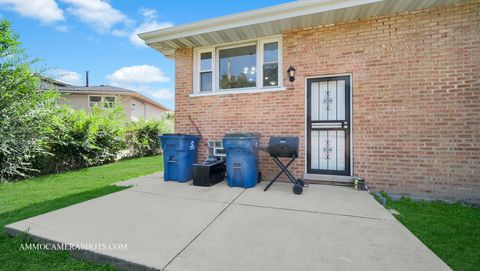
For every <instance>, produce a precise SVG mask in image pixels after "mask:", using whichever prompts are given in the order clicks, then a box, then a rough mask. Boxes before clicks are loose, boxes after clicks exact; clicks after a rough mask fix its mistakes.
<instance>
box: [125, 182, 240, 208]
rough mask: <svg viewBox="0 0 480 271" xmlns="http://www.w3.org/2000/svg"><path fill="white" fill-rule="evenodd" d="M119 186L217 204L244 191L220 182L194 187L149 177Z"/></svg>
mask: <svg viewBox="0 0 480 271" xmlns="http://www.w3.org/2000/svg"><path fill="white" fill-rule="evenodd" d="M116 185H119V186H132V188H131V189H130V190H132V191H137V192H144V193H152V194H157V195H163V196H170V197H179V198H186V199H198V200H211V201H219V202H228V203H230V202H232V201H233V200H234V199H235V198H236V197H237V196H238V195H240V193H242V192H243V191H244V189H243V188H239V187H228V185H227V184H226V182H221V183H219V184H217V185H214V186H211V187H202V186H194V185H193V184H192V182H185V183H178V182H164V181H163V177H159V176H155V175H153V176H152V175H150V176H145V177H142V178H141V179H134V180H129V181H124V182H120V183H117V184H116Z"/></svg>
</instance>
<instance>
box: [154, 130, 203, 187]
mask: <svg viewBox="0 0 480 271" xmlns="http://www.w3.org/2000/svg"><path fill="white" fill-rule="evenodd" d="M199 140H200V136H197V135H185V134H164V135H161V136H160V142H161V143H162V150H163V168H164V173H163V179H164V180H165V181H176V182H188V181H190V180H191V179H192V175H193V164H194V163H195V162H196V161H197V150H198V141H199Z"/></svg>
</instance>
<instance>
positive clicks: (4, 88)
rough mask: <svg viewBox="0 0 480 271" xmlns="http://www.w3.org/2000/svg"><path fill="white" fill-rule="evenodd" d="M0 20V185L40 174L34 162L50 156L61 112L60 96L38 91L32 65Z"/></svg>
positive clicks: (6, 25)
mask: <svg viewBox="0 0 480 271" xmlns="http://www.w3.org/2000/svg"><path fill="white" fill-rule="evenodd" d="M17 40H18V36H17V35H15V34H13V33H12V32H11V30H10V23H9V22H8V21H6V20H0V82H1V83H0V181H2V182H4V181H7V180H15V179H18V178H24V177H27V176H29V175H31V174H34V173H36V172H38V169H37V168H35V167H34V166H33V165H32V162H33V161H34V160H35V159H37V157H39V156H44V155H45V153H46V152H47V142H48V135H49V134H50V131H51V123H52V120H51V119H52V117H53V116H55V115H56V112H57V111H58V110H59V106H58V105H57V99H58V97H59V96H58V94H57V93H56V92H54V91H39V88H38V86H39V81H38V78H37V77H36V75H35V74H34V73H33V72H32V71H31V68H30V65H31V63H32V61H30V60H29V59H28V56H27V55H26V54H25V51H24V50H23V49H22V48H21V47H20V43H19V42H18V41H17Z"/></svg>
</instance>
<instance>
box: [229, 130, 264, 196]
mask: <svg viewBox="0 0 480 271" xmlns="http://www.w3.org/2000/svg"><path fill="white" fill-rule="evenodd" d="M222 141H223V149H224V150H225V153H226V155H227V184H228V185H229V186H230V187H244V188H251V187H254V186H255V185H256V184H257V182H258V147H259V143H260V134H255V133H237V134H226V135H225V136H224V137H223V140H222Z"/></svg>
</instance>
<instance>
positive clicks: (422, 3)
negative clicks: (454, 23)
mask: <svg viewBox="0 0 480 271" xmlns="http://www.w3.org/2000/svg"><path fill="white" fill-rule="evenodd" d="M461 2H466V1H465V0H303V1H295V2H291V3H286V4H282V5H276V6H272V7H267V8H263V9H257V10H251V11H246V12H242V13H237V14H233V15H227V16H223V17H218V18H213V19H208V20H203V21H199V22H195V23H191V24H185V25H179V26H174V27H170V28H165V29H160V30H155V31H151V32H146V33H141V34H139V35H138V36H139V37H140V38H141V39H143V40H144V41H145V43H146V44H147V45H148V46H150V47H152V48H154V49H155V50H157V51H159V52H160V53H162V54H163V55H165V56H173V54H174V53H175V49H177V48H188V47H202V46H209V45H214V44H221V43H228V42H236V41H241V40H247V39H255V38H259V37H265V36H271V35H276V34H281V33H284V32H286V31H290V30H294V29H299V28H305V27H311V26H319V25H328V24H333V23H338V22H344V21H350V20H356V19H360V18H366V17H372V16H381V15H391V14H397V13H401V12H406V11H415V10H421V9H426V8H430V7H435V6H441V5H447V4H454V3H461Z"/></svg>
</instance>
